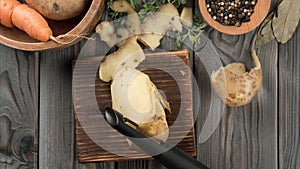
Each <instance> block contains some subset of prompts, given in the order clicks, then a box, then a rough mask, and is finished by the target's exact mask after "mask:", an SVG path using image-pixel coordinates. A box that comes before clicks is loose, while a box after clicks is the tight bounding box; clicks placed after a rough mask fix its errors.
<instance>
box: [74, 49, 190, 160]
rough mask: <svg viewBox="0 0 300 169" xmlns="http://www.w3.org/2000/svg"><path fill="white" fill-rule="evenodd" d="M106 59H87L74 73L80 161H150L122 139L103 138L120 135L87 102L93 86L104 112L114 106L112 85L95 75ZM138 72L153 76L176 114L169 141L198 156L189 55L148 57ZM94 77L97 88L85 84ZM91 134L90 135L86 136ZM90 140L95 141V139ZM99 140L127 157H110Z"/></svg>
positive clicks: (184, 52) (172, 116) (171, 121)
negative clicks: (177, 142)
mask: <svg viewBox="0 0 300 169" xmlns="http://www.w3.org/2000/svg"><path fill="white" fill-rule="evenodd" d="M102 59H103V57H86V58H85V59H80V60H77V62H76V65H77V64H80V67H78V68H76V69H74V71H73V84H74V85H73V91H74V92H73V93H74V107H75V115H76V116H75V117H76V118H75V120H76V143H77V149H78V156H79V161H80V162H96V161H99V162H100V161H120V160H133V159H150V157H149V156H148V155H145V154H143V153H140V152H137V151H135V150H134V149H132V148H130V147H129V146H128V143H127V141H126V140H125V139H124V138H123V137H121V136H120V137H113V138H112V137H103V135H105V134H107V133H110V132H116V131H114V129H113V128H111V127H110V126H108V125H107V124H105V123H104V122H103V121H102V122H99V120H97V118H96V117H99V113H98V114H97V112H95V111H94V110H92V108H91V107H90V105H89V100H88V99H87V98H89V96H88V95H87V94H86V92H85V91H86V90H85V89H86V88H91V85H92V89H93V90H94V92H95V97H96V101H97V104H98V106H99V109H100V110H101V111H103V110H104V108H105V107H106V106H111V95H110V83H106V82H103V81H101V80H100V79H99V77H98V74H97V73H98V71H97V72H96V73H95V70H93V69H94V68H93V66H92V65H93V64H95V63H99V61H100V60H102ZM182 63H183V64H182ZM137 69H139V70H142V71H143V72H145V73H146V74H148V75H149V77H150V79H151V81H152V82H153V83H154V84H155V85H156V86H157V88H158V89H159V90H160V91H161V92H162V93H163V95H165V97H166V99H167V100H168V101H169V103H170V105H171V109H172V113H171V114H170V113H168V114H167V121H168V124H169V126H170V134H169V139H168V141H169V142H170V143H173V142H176V141H178V139H179V140H181V139H182V140H181V141H180V142H179V144H177V146H178V147H179V148H181V149H182V150H184V151H185V152H186V153H188V154H189V155H191V156H195V155H196V146H195V136H194V127H193V126H194V120H193V110H192V83H191V71H190V70H189V55H188V51H187V50H181V51H174V52H160V53H147V54H146V59H145V60H144V61H143V62H142V63H141V64H140V65H139V67H138V68H137ZM91 76H92V77H93V78H95V84H88V83H84V81H85V79H87V77H91ZM175 79H176V80H175ZM179 112H180V113H179ZM78 117H83V118H84V125H82V124H83V123H82V124H81V123H80V122H82V121H80V120H79V119H78ZM175 121H176V122H175ZM87 124H88V125H87ZM95 126H97V127H95ZM87 130H88V131H89V133H90V134H87V133H86V131H87ZM90 136H92V137H93V138H92V139H91V137H90ZM97 140H98V141H102V142H106V143H107V144H109V145H111V146H112V147H113V148H115V149H116V150H120V149H122V151H123V152H124V153H123V154H122V156H119V155H116V154H114V153H110V152H108V151H107V150H105V149H104V148H102V147H101V145H100V146H99V144H97ZM127 155H128V156H129V157H128V156H127Z"/></svg>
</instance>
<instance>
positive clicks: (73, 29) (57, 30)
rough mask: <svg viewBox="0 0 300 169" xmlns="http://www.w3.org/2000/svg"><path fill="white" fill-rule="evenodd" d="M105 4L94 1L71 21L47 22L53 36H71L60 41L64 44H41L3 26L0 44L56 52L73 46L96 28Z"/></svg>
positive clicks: (51, 42)
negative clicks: (55, 50)
mask: <svg viewBox="0 0 300 169" xmlns="http://www.w3.org/2000/svg"><path fill="white" fill-rule="evenodd" d="M104 2H105V1H104V0H92V1H91V2H90V4H89V5H88V6H87V9H86V10H85V11H84V12H82V14H81V15H79V16H77V17H75V18H72V19H69V20H64V21H54V20H47V22H48V24H49V26H50V28H51V29H52V31H53V36H59V35H64V34H67V35H69V36H64V37H63V38H61V39H59V40H60V41H61V42H62V43H56V42H54V41H52V40H49V41H48V42H40V41H37V40H35V39H33V38H31V37H30V36H28V35H27V34H26V33H25V32H23V31H21V30H19V29H18V28H6V27H5V26H3V25H0V43H2V44H5V45H7V46H10V47H12V48H15V49H20V50H26V51H44V50H54V49H61V48H65V47H68V46H71V45H73V44H75V43H77V42H78V41H80V40H81V39H82V35H87V34H88V33H89V32H91V31H92V29H93V28H94V27H95V26H96V24H97V22H98V20H99V19H100V17H101V14H102V11H103V7H104Z"/></svg>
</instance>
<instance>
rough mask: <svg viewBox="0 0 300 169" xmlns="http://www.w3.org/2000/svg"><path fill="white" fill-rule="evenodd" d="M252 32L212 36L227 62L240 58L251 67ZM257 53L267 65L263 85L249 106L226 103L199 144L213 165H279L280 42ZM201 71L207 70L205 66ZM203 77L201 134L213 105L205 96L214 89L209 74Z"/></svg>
mask: <svg viewBox="0 0 300 169" xmlns="http://www.w3.org/2000/svg"><path fill="white" fill-rule="evenodd" d="M252 35H253V34H252V33H249V34H247V35H240V36H229V35H223V34H220V33H218V32H215V31H212V32H210V34H209V37H210V38H211V39H212V41H213V43H214V44H215V45H216V46H217V49H218V51H219V53H220V54H221V59H222V62H223V63H226V64H228V63H231V62H234V61H239V62H242V63H245V64H246V65H247V66H248V68H249V67H251V65H252V61H251V57H250V56H249V55H250V47H249V46H250V42H251V41H250V40H251V37H252ZM234 42H235V43H238V44H235V43H234ZM233 43H234V44H233ZM229 44H230V45H229ZM257 53H258V55H259V57H260V60H261V63H262V66H263V77H264V80H263V87H262V89H261V90H260V91H259V93H258V94H257V96H255V98H254V99H253V101H252V102H251V103H250V104H248V105H246V106H243V107H237V108H230V107H225V112H224V114H223V117H222V120H221V122H220V124H219V126H218V128H217V129H216V131H215V132H214V134H213V135H212V136H211V138H210V139H209V140H207V141H206V142H205V143H202V144H199V145H198V158H199V160H200V161H202V162H204V163H206V164H207V165H208V166H210V167H211V168H212V169H221V168H230V169H235V168H236V169H237V168H239V169H240V168H242V169H252V168H258V169H263V168H274V169H275V168H277V165H278V164H277V150H276V148H277V67H276V65H277V43H276V42H274V41H273V42H272V43H269V44H268V45H266V46H264V47H263V48H261V49H260V50H258V52H257ZM196 62H197V61H196ZM199 65H200V66H201V64H199ZM196 67H197V66H196ZM197 73H198V74H204V75H205V74H207V73H206V72H205V70H204V69H201V67H199V70H197ZM201 77H202V84H200V93H201V98H202V99H200V100H201V107H202V106H203V107H202V108H201V109H200V113H201V114H200V115H199V117H201V118H200V119H199V120H198V131H197V135H199V132H201V129H202V126H203V124H204V121H205V119H204V118H205V117H206V114H205V113H206V112H207V111H208V110H209V106H210V104H212V106H213V103H210V102H207V99H205V98H209V97H210V91H207V89H209V88H210V82H209V79H208V75H205V76H201ZM203 78H205V80H204V79H203ZM203 85H204V86H203ZM202 94H204V95H202Z"/></svg>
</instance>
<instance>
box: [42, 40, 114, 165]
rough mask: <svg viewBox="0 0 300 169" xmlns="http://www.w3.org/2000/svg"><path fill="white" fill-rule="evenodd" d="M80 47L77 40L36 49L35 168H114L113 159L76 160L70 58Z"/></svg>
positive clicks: (73, 57) (91, 49)
mask: <svg viewBox="0 0 300 169" xmlns="http://www.w3.org/2000/svg"><path fill="white" fill-rule="evenodd" d="M80 49H81V46H80V44H77V45H74V46H71V47H69V48H66V49H63V50H59V51H52V52H42V53H40V126H39V128H40V132H39V134H40V137H39V143H40V144H39V153H40V154H39V168H43V169H53V168H56V169H113V168H114V163H79V162H78V160H77V154H76V144H75V120H74V118H75V117H74V110H73V100H72V99H73V98H72V62H73V60H74V59H75V58H76V57H77V56H78V54H79V52H80ZM93 50H96V49H95V48H89V51H90V52H91V51H93ZM87 52H88V51H87ZM86 54H88V53H86Z"/></svg>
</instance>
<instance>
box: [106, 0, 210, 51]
mask: <svg viewBox="0 0 300 169" xmlns="http://www.w3.org/2000/svg"><path fill="white" fill-rule="evenodd" d="M114 1H115V0H108V2H107V10H108V15H109V17H110V18H111V19H113V20H117V19H118V18H121V17H123V16H125V15H123V14H120V13H118V12H114V11H113V10H112V9H111V6H112V3H113V2H114ZM129 3H130V4H131V6H132V7H133V9H134V10H135V11H138V12H137V13H138V15H139V16H140V19H141V20H143V19H144V18H145V17H146V16H148V15H150V14H153V13H154V12H156V11H157V10H158V9H159V8H160V7H161V6H162V5H164V4H166V3H172V4H173V5H174V6H175V7H176V8H177V9H179V8H180V7H182V6H184V5H185V4H186V3H187V1H186V0H161V1H146V2H145V1H143V0H129ZM124 19H125V17H124ZM118 22H119V23H115V25H120V26H121V25H122V23H124V21H122V19H121V20H120V19H119V21H118ZM183 27H184V28H185V29H184V31H183V32H171V31H169V32H167V34H166V35H167V36H171V37H174V38H175V41H176V45H177V46H178V47H181V46H182V43H183V42H184V41H186V40H189V41H190V42H191V43H192V44H193V46H194V45H196V44H197V43H198V41H199V38H200V35H201V34H202V32H203V29H204V28H205V27H206V24H205V23H204V22H203V21H202V20H201V19H199V18H198V17H196V16H194V17H193V26H192V27H191V28H189V27H186V26H185V25H184V24H183Z"/></svg>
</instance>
